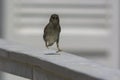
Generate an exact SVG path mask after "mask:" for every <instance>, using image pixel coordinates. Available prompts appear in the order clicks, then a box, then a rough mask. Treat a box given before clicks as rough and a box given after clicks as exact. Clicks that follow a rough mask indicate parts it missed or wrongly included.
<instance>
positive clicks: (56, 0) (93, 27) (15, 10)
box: [0, 0, 120, 80]
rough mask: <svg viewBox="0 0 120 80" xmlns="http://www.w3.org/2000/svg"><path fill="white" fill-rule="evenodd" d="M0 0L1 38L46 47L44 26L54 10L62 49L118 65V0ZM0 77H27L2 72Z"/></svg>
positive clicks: (16, 79)
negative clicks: (59, 28)
mask: <svg viewBox="0 0 120 80" xmlns="http://www.w3.org/2000/svg"><path fill="white" fill-rule="evenodd" d="M0 4H1V5H0V10H1V11H0V19H1V20H0V36H1V37H2V38H4V39H7V40H9V41H12V42H16V43H19V44H23V45H25V46H32V47H35V48H39V49H45V48H46V47H45V44H44V41H43V37H42V35H43V30H44V27H45V26H46V24H47V23H48V22H49V18H50V15H51V14H53V13H56V14H59V17H60V25H61V28H62V31H61V36H60V47H61V49H62V50H63V51H66V52H70V53H71V54H75V55H78V56H82V57H85V58H88V59H91V60H93V61H94V62H96V63H99V64H101V65H104V66H108V67H113V68H119V66H120V64H119V63H120V59H119V57H120V55H119V0H0ZM55 47H56V46H55V45H54V46H53V47H51V49H56V48H55ZM0 78H1V79H0V80H27V79H24V78H21V77H18V76H14V75H11V74H8V73H4V72H1V75H0Z"/></svg>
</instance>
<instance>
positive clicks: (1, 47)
mask: <svg viewBox="0 0 120 80" xmlns="http://www.w3.org/2000/svg"><path fill="white" fill-rule="evenodd" d="M56 54H57V55H56ZM0 56H1V57H4V58H9V59H12V60H16V61H20V62H23V63H26V64H30V65H35V66H38V67H42V68H44V69H47V70H50V71H53V72H59V73H61V74H63V75H67V74H68V73H70V74H71V75H78V76H79V74H81V73H83V74H86V75H89V76H92V77H95V78H99V79H102V80H116V79H117V80H119V79H120V71H119V70H116V69H112V68H107V67H103V66H101V65H99V64H96V63H94V62H92V61H90V60H88V59H85V58H82V57H80V56H76V55H72V54H69V53H66V52H59V53H56V52H55V51H54V50H39V49H35V48H32V47H26V46H23V45H18V44H15V43H12V42H10V41H6V40H3V39H0Z"/></svg>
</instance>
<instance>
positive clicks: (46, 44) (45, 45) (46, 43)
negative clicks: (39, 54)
mask: <svg viewBox="0 0 120 80" xmlns="http://www.w3.org/2000/svg"><path fill="white" fill-rule="evenodd" d="M45 46H46V47H47V48H48V45H47V41H45ZM48 49H49V48H48Z"/></svg>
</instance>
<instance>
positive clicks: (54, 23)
mask: <svg viewBox="0 0 120 80" xmlns="http://www.w3.org/2000/svg"><path fill="white" fill-rule="evenodd" d="M60 32H61V27H60V19H59V15H58V14H52V15H51V16H50V19H49V23H48V24H47V25H46V26H45V28H44V34H43V39H44V41H45V46H46V47H47V48H49V46H52V45H53V44H54V43H56V46H57V52H59V51H61V49H60V48H59V38H60Z"/></svg>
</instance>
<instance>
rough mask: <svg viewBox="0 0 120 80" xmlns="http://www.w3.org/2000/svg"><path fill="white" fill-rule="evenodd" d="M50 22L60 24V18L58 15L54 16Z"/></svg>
mask: <svg viewBox="0 0 120 80" xmlns="http://www.w3.org/2000/svg"><path fill="white" fill-rule="evenodd" d="M50 22H52V23H53V24H55V25H56V24H59V16H58V15H57V14H52V15H51V17H50Z"/></svg>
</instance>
